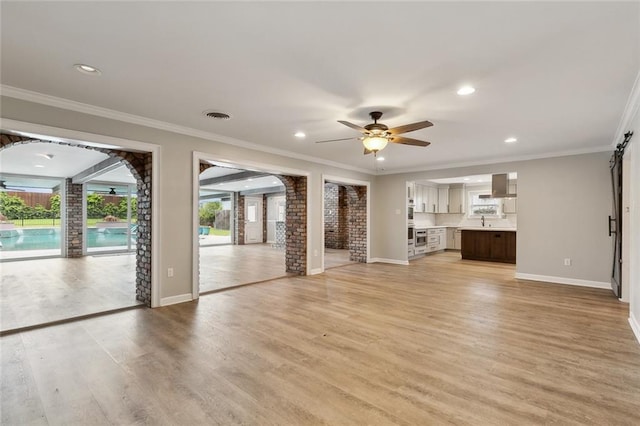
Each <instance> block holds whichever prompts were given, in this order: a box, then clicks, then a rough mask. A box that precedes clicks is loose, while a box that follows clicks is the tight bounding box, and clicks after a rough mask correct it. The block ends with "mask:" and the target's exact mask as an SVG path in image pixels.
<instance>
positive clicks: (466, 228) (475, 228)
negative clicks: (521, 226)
mask: <svg viewBox="0 0 640 426" xmlns="http://www.w3.org/2000/svg"><path fill="white" fill-rule="evenodd" d="M460 230H462V231H511V232H517V228H505V227H502V228H501V227H499V226H485V227H484V228H483V227H482V226H462V227H460Z"/></svg>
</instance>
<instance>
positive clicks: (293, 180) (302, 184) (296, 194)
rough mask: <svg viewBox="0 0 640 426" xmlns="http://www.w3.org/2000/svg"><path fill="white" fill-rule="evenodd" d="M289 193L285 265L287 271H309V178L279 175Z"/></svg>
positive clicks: (297, 272) (298, 272)
mask: <svg viewBox="0 0 640 426" xmlns="http://www.w3.org/2000/svg"><path fill="white" fill-rule="evenodd" d="M278 177H279V178H280V180H281V181H282V182H283V183H284V185H285V188H286V193H287V221H286V222H287V223H286V228H287V240H286V255H285V266H286V271H287V272H292V273H296V274H299V275H306V273H307V178H306V176H278Z"/></svg>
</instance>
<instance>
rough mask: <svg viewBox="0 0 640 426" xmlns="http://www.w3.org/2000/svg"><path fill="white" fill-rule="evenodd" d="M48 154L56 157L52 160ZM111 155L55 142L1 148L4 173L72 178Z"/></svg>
mask: <svg viewBox="0 0 640 426" xmlns="http://www.w3.org/2000/svg"><path fill="white" fill-rule="evenodd" d="M45 155H49V156H52V158H51V159H48V158H46V157H45ZM107 158H109V156H108V155H107V154H103V153H101V152H98V151H93V150H89V149H81V148H76V147H70V146H65V145H58V144H54V143H29V144H24V145H16V146H13V147H12V148H10V149H4V150H2V151H0V166H1V167H0V169H1V172H0V173H2V174H7V173H9V174H21V175H29V176H50V177H72V176H75V175H76V174H78V173H80V172H82V171H84V170H86V169H88V168H89V167H91V166H93V165H94V164H96V163H99V162H100V161H102V160H105V159H107Z"/></svg>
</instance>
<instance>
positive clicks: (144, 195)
mask: <svg viewBox="0 0 640 426" xmlns="http://www.w3.org/2000/svg"><path fill="white" fill-rule="evenodd" d="M143 155H144V157H143V158H139V161H141V162H142V163H143V164H139V165H138V167H137V168H136V170H137V172H138V173H139V174H140V175H141V176H140V177H139V178H138V179H137V191H138V231H137V232H138V235H137V243H136V299H137V300H140V301H142V302H144V303H145V304H146V305H147V306H151V188H152V182H151V171H152V162H151V161H152V156H151V154H148V153H147V154H143ZM141 156H142V155H139V157H141Z"/></svg>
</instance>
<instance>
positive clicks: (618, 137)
mask: <svg viewBox="0 0 640 426" xmlns="http://www.w3.org/2000/svg"><path fill="white" fill-rule="evenodd" d="M638 109H640V70H639V71H638V74H637V75H636V81H635V82H634V83H633V88H632V89H631V93H630V94H629V99H627V105H625V107H624V112H623V113H622V117H621V118H620V124H618V129H617V130H616V133H615V135H614V136H613V141H612V142H611V148H613V149H615V147H616V146H617V145H618V144H619V143H620V142H622V140H623V139H624V134H625V133H626V132H627V131H629V130H630V129H629V127H630V126H631V122H632V120H633V118H634V117H635V116H636V114H637V113H638Z"/></svg>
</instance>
